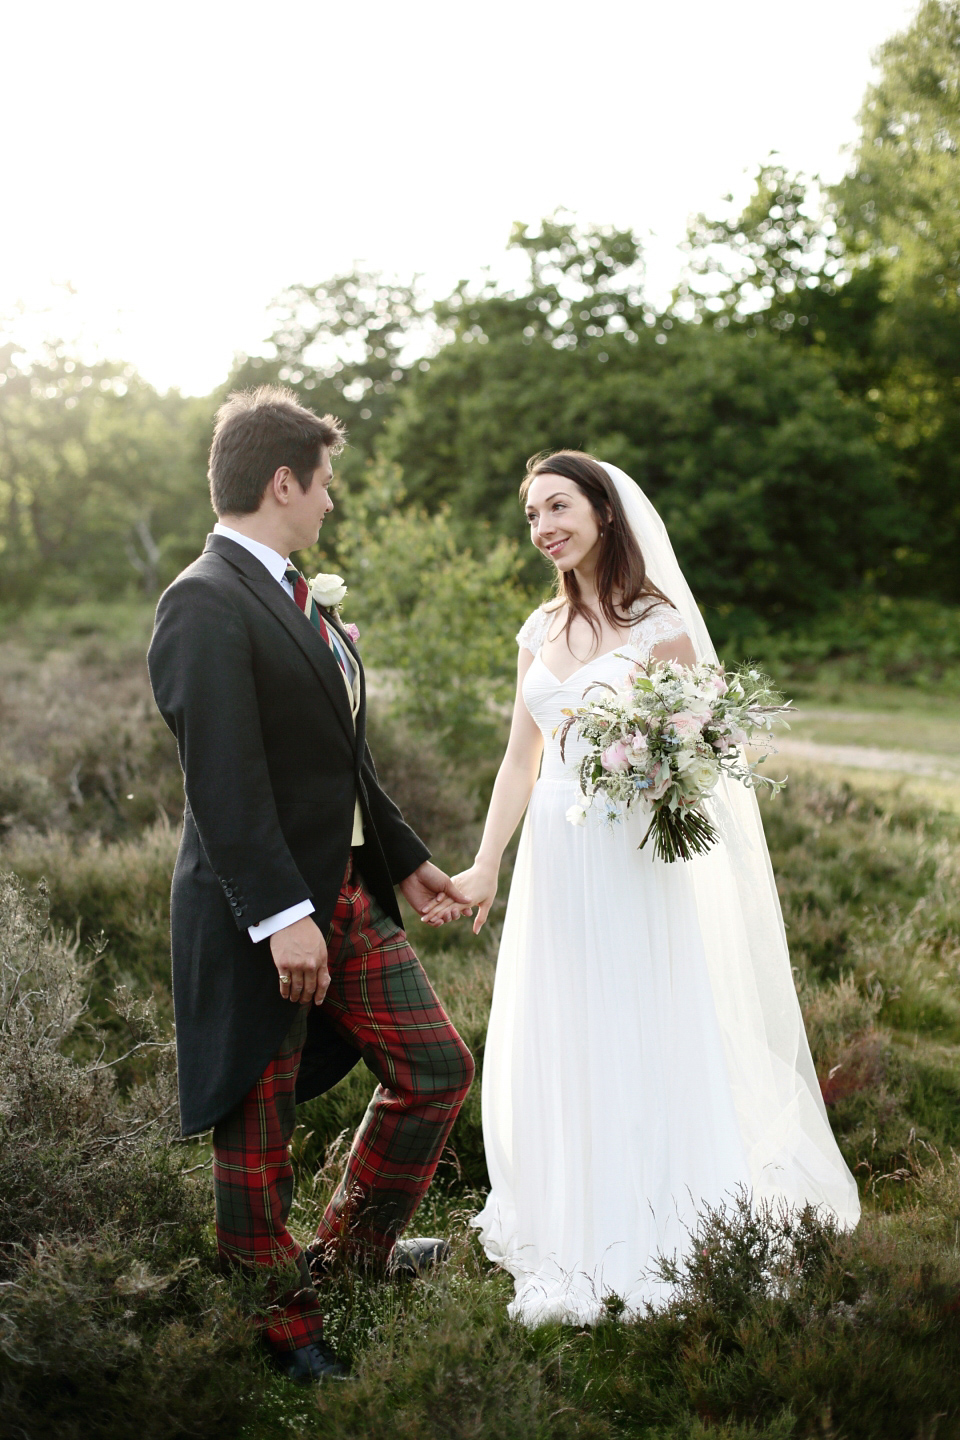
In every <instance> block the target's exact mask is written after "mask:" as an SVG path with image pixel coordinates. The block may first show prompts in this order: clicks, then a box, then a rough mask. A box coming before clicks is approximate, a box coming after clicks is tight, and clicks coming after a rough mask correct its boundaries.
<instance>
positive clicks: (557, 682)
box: [533, 640, 636, 686]
mask: <svg viewBox="0 0 960 1440" xmlns="http://www.w3.org/2000/svg"><path fill="white" fill-rule="evenodd" d="M632 644H633V642H632V641H631V640H628V641H627V644H626V645H617V646H616V647H615V648H614V649H613V650H604V652H603V654H602V655H594V657H593V659H592V660H587V661H585V662H584V664H583V665H580V666H578V667H577V669H576V670H573V671H571V673H570V674H569V675H568V676H567V678H566V680H560V679H559V678H558V677H557V676H556V675H554V673H553V671H552V670H551V669H550V666H549V665H548V664H547V662H546V660H544V659H542V658H541V655H540V651H539V650H538V651H537V653H536V655H534V657H533V658H534V660H539V661H540V664H541V665H542V667H543V669H544V670H546V672H547V674H548V675H549V676H550V679H551V680H552V681H553V682H554V684H555V685H560V686H563V685H569V684H570V681H571V680H574V679H575V678H576V677H577V676H578V675H582V674H583V672H584V670H589V668H590V666H591V665H595V664H596V663H597V661H598V660H606V658H607V656H608V655H616V653H617V651H618V650H626V649H627V648H628V646H630V645H632ZM634 649H636V646H634Z"/></svg>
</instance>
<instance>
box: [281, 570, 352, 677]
mask: <svg viewBox="0 0 960 1440" xmlns="http://www.w3.org/2000/svg"><path fill="white" fill-rule="evenodd" d="M283 578H284V580H288V581H289V582H290V584H291V585H292V586H293V598H294V600H295V601H296V602H297V604H298V605H299V607H300V609H301V610H302V611H303V613H304V615H306V617H307V619H308V620H309V621H310V624H311V625H312V626H313V628H314V629H315V630H319V632H320V636H321V639H323V640H324V641H325V643H326V644H327V645H329V646H330V649H331V650H332V652H333V654H334V657H335V659H336V662H337V664H338V665H339V666H340V669H341V671H342V673H343V676H344V679H346V680H347V681H348V683H349V677H348V676H347V669H346V666H345V665H344V663H343V659H342V657H341V655H340V652H339V650H338V649H337V647H336V645H334V643H333V641H332V640H331V639H330V631H329V629H328V628H327V622H326V621H325V620H324V618H323V616H322V615H321V613H320V607H319V605H318V604H317V602H316V601H315V600H314V598H313V596H312V595H311V594H310V586H309V585H308V584H307V582H306V580H305V579H304V578H303V576H302V575H301V574H300V571H299V570H298V569H297V567H296V565H288V566H287V568H286V570H285V572H284V576H283Z"/></svg>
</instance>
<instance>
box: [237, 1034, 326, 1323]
mask: <svg viewBox="0 0 960 1440" xmlns="http://www.w3.org/2000/svg"><path fill="white" fill-rule="evenodd" d="M307 1014H308V1011H307V1008H306V1006H298V1008H297V1015H296V1018H295V1020H294V1022H293V1025H292V1026H291V1028H290V1031H289V1033H288V1035H287V1038H286V1039H285V1040H284V1042H283V1045H282V1046H281V1047H280V1049H279V1051H278V1052H277V1054H276V1055H275V1056H274V1057H273V1059H272V1060H271V1061H270V1064H269V1065H268V1066H267V1068H266V1070H265V1071H264V1072H263V1074H262V1075H261V1076H260V1079H259V1080H258V1081H257V1083H256V1084H255V1085H254V1086H253V1088H252V1089H251V1090H249V1091H248V1092H247V1094H246V1095H245V1096H244V1098H243V1100H242V1101H241V1102H240V1104H239V1105H237V1106H236V1107H235V1109H233V1110H231V1112H230V1114H229V1115H228V1116H227V1117H226V1118H225V1119H224V1120H221V1121H220V1123H219V1124H218V1125H215V1126H214V1129H213V1194H214V1200H215V1203H216V1215H217V1248H218V1250H219V1252H220V1255H221V1256H222V1258H223V1259H225V1260H227V1261H230V1262H233V1263H236V1264H240V1265H262V1266H269V1267H271V1268H275V1269H277V1270H278V1271H284V1270H286V1271H287V1272H288V1276H289V1282H290V1283H289V1285H288V1288H286V1289H285V1290H282V1289H281V1285H282V1283H283V1282H282V1280H281V1278H280V1276H279V1275H278V1277H277V1285H276V1287H275V1292H274V1302H273V1303H272V1304H271V1306H270V1308H269V1309H268V1310H267V1312H266V1313H265V1315H263V1316H262V1317H261V1319H260V1328H261V1330H262V1332H263V1334H264V1336H265V1338H266V1339H267V1340H269V1342H270V1344H271V1345H273V1346H274V1347H275V1348H276V1349H277V1350H299V1349H300V1348H301V1347H302V1346H304V1345H309V1344H311V1342H312V1341H315V1340H319V1339H320V1337H321V1335H322V1333H323V1315H322V1312H321V1310H320V1302H319V1301H318V1299H317V1292H316V1290H315V1289H314V1288H313V1282H312V1280H311V1279H310V1270H309V1267H308V1265H307V1260H306V1256H305V1255H304V1254H303V1251H302V1250H301V1248H300V1246H299V1245H298V1244H297V1242H296V1240H294V1238H293V1236H292V1235H291V1234H290V1232H289V1231H288V1230H287V1216H288V1215H289V1214H290V1205H291V1202H292V1200H293V1167H292V1166H291V1164H290V1151H289V1146H290V1141H291V1139H292V1138H293V1131H294V1126H295V1125H296V1101H295V1099H294V1087H295V1085H296V1081H297V1071H298V1069H299V1068H300V1053H301V1051H302V1050H303V1044H304V1041H305V1039H306V1035H307Z"/></svg>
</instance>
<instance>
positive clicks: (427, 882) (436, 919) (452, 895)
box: [400, 860, 473, 925]
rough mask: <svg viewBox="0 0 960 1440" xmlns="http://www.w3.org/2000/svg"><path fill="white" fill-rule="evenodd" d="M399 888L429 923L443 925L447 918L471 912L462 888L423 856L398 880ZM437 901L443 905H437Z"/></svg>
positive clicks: (408, 901) (421, 916) (456, 917)
mask: <svg viewBox="0 0 960 1440" xmlns="http://www.w3.org/2000/svg"><path fill="white" fill-rule="evenodd" d="M400 889H401V891H402V892H403V895H404V898H405V899H406V901H407V903H408V904H409V905H412V906H413V908H414V910H416V912H417V914H418V915H419V916H420V918H421V920H425V921H426V923H427V924H428V925H443V924H444V923H445V922H446V921H447V920H457V919H459V917H460V916H461V915H472V914H473V910H472V909H471V906H470V901H469V900H468V899H467V897H466V895H464V893H463V891H462V890H459V889H458V888H457V886H456V885H454V883H453V881H452V880H451V879H450V877H449V875H444V873H443V871H442V870H439V869H438V868H437V866H436V865H432V864H431V863H430V861H429V860H425V861H424V862H423V864H422V865H421V866H419V868H418V869H416V870H414V872H413V874H412V875H408V876H407V878H406V880H401V881H400ZM444 902H445V903H444ZM440 905H442V907H443V908H438V906H440ZM425 912H426V913H425Z"/></svg>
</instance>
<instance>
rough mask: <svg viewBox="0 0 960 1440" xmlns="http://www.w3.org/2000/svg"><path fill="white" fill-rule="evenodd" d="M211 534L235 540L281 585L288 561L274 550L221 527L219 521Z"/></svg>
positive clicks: (224, 526)
mask: <svg viewBox="0 0 960 1440" xmlns="http://www.w3.org/2000/svg"><path fill="white" fill-rule="evenodd" d="M213 533H214V535H225V536H226V537H227V539H228V540H235V541H236V543H237V544H238V545H242V546H243V548H244V550H249V551H250V554H251V555H255V556H256V558H257V559H258V560H259V561H260V564H261V565H265V566H266V568H267V569H268V570H269V571H270V574H271V575H272V576H273V578H274V580H276V581H277V582H278V583H280V584H282V583H283V577H284V574H285V573H286V569H287V566H288V565H289V564H290V561H289V560H285V559H284V558H283V556H282V555H278V554H277V552H276V550H271V549H270V546H269V545H262V544H261V543H260V541H259V540H251V539H250V536H249V535H241V533H240V531H239V530H231V529H230V526H229V525H223V524H221V522H220V521H219V520H218V521H217V523H216V525H214V527H213Z"/></svg>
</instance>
